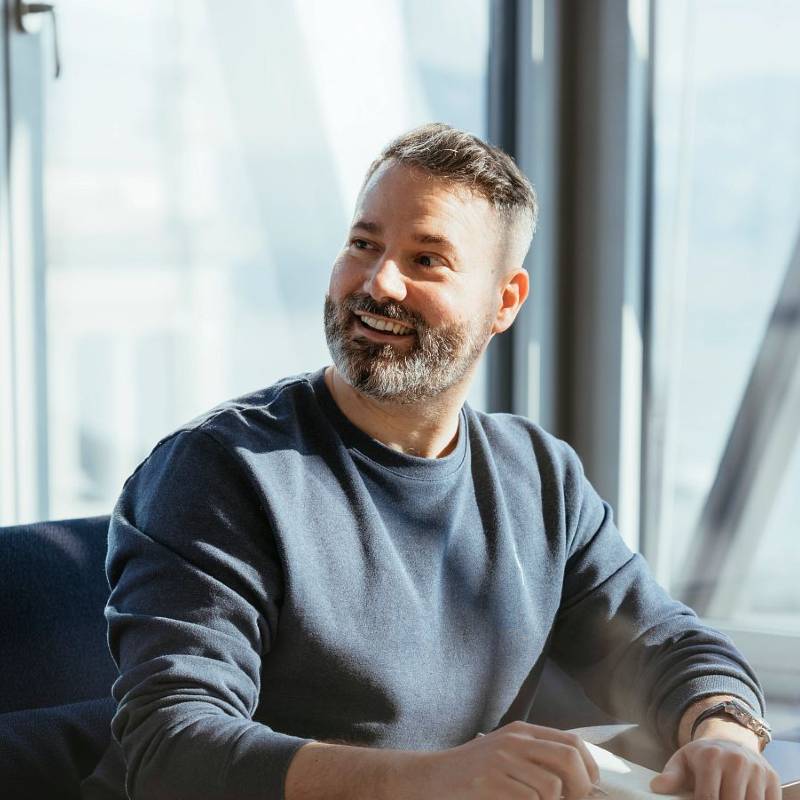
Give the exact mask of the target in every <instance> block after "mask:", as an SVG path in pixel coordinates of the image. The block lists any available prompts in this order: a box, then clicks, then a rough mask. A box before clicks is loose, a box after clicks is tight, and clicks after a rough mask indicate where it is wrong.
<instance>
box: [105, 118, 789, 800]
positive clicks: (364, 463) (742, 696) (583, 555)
mask: <svg viewBox="0 0 800 800" xmlns="http://www.w3.org/2000/svg"><path fill="white" fill-rule="evenodd" d="M535 218H536V201H535V197H534V194H533V190H532V188H531V186H530V184H529V183H528V181H527V180H526V179H525V178H524V176H523V175H522V174H521V173H520V171H519V170H518V169H517V167H516V166H515V165H514V163H513V161H512V160H511V159H510V158H508V156H506V155H505V154H503V153H502V152H501V151H499V150H497V149H494V148H491V147H489V146H487V145H486V144H484V143H483V142H481V141H480V140H478V139H476V138H475V137H473V136H470V135H468V134H465V133H462V132H460V131H457V130H453V129H451V128H448V127H447V126H444V125H429V126H425V127H423V128H420V129H418V130H415V131H412V132H410V133H409V134H406V135H405V136H403V137H401V138H400V139H398V140H397V141H395V142H393V143H392V144H391V145H389V147H388V148H387V149H386V150H385V151H384V152H383V153H382V154H381V156H380V157H379V158H378V159H377V161H376V162H375V163H374V164H373V165H372V167H371V168H370V170H369V172H368V175H367V178H366V180H365V183H364V185H363V187H362V190H361V193H360V195H359V198H358V201H357V206H356V211H355V215H354V218H353V223H352V226H351V229H350V232H349V235H348V239H347V242H346V243H345V245H344V248H343V250H342V252H341V253H340V254H339V257H338V258H337V260H336V262H335V264H334V267H333V272H332V276H331V282H330V287H329V294H328V296H327V298H326V301H325V331H326V336H327V339H328V344H329V348H330V351H331V355H332V357H333V366H332V367H328V368H327V369H324V370H320V371H319V372H317V373H312V374H307V375H301V376H297V377H294V378H289V379H286V380H284V381H281V382H279V383H278V384H276V385H274V386H271V387H269V388H267V389H265V390H263V391H260V392H257V393H255V394H252V395H249V396H246V397H243V398H239V399H237V400H235V401H232V402H230V403H227V404H224V405H222V406H220V407H218V408H217V409H215V410H213V411H212V412H209V413H208V414H206V415H204V416H203V417H201V418H199V419H198V420H195V421H194V422H192V423H190V424H189V425H187V426H185V427H183V428H181V429H180V430H179V431H177V432H176V433H174V434H172V435H170V436H168V437H166V438H165V439H164V440H162V441H161V442H160V443H159V444H158V445H157V446H156V448H155V450H154V451H153V453H152V454H151V455H150V457H149V458H148V459H147V460H146V461H145V462H144V463H143V464H142V465H140V467H139V468H138V469H137V471H136V472H135V473H134V474H133V475H132V476H131V478H130V479H129V480H128V482H127V483H126V485H125V488H124V490H123V493H122V496H121V498H120V500H119V503H118V504H117V507H116V509H115V511H114V514H113V517H112V524H111V530H110V545H109V546H110V550H109V555H108V563H107V567H108V576H109V581H110V584H111V587H112V593H111V597H110V600H109V605H108V609H107V616H108V621H109V642H110V646H111V649H112V652H113V654H114V657H115V659H116V661H117V663H118V664H119V667H120V671H121V674H120V678H119V680H118V681H117V682H116V684H115V686H114V695H115V697H116V698H117V700H118V703H119V708H118V712H117V714H116V716H115V718H114V723H113V732H114V736H115V738H116V739H117V740H118V741H119V743H120V744H121V749H122V751H123V753H124V758H125V762H126V782H127V789H128V792H129V794H130V796H131V797H133V798H137V797H146V798H149V800H157V799H158V798H162V797H163V798H170V800H177V798H183V797H186V798H194V799H195V800H199V799H200V798H236V799H237V800H246V798H256V797H258V798H280V797H286V798H287V800H311V799H312V798H326V799H327V800H333V799H335V798H349V799H350V800H358V798H369V799H370V800H382V799H383V798H386V800H391V799H392V798H398V799H399V798H403V800H406V799H411V798H437V800H449V799H450V798H466V799H467V800H483V799H484V798H486V799H487V800H488V799H489V798H492V800H495V799H496V798H538V799H539V800H550V799H551V798H560V797H562V796H563V797H566V798H569V799H570V800H572V799H573V798H580V797H585V796H587V795H589V793H590V792H592V786H593V784H594V783H595V782H596V781H597V778H598V773H597V767H596V765H595V763H594V762H593V760H592V758H591V756H590V755H589V753H588V751H587V749H586V747H585V745H584V744H583V743H582V742H581V741H580V739H578V738H577V737H575V736H571V735H569V734H565V733H562V732H560V731H555V730H552V729H548V728H543V727H539V726H534V725H530V724H528V723H525V722H521V721H512V718H513V716H514V715H515V713H516V712H515V709H519V708H526V707H527V706H528V705H529V702H528V701H529V699H530V694H531V692H532V690H533V687H534V685H535V678H536V676H537V675H538V671H539V670H540V668H541V663H542V660H543V659H544V657H545V655H549V656H550V657H552V658H553V659H555V660H556V661H557V662H559V663H561V664H562V665H563V666H564V667H565V668H566V669H567V670H568V671H569V672H570V673H571V674H572V675H574V676H575V677H577V678H578V679H579V680H580V681H581V682H582V683H583V685H584V686H585V687H586V690H587V692H588V693H589V695H590V696H591V697H592V698H593V699H594V700H595V701H596V702H597V703H598V704H600V705H601V706H603V707H605V708H606V709H608V710H609V711H610V712H611V713H613V714H614V715H616V716H617V717H619V718H625V719H630V720H632V721H638V722H640V723H642V724H643V725H646V726H648V727H649V728H650V729H652V731H653V732H654V733H656V734H657V735H659V736H660V737H661V738H662V739H663V740H664V742H665V743H667V744H670V745H671V746H673V747H675V748H676V753H675V755H674V757H673V758H672V759H671V761H670V762H669V764H668V767H667V769H666V770H665V772H664V773H663V775H662V776H661V777H660V778H659V779H658V781H657V783H655V784H654V789H656V790H657V791H662V792H677V791H679V790H681V789H687V790H689V789H692V788H693V790H694V794H695V796H696V797H698V798H700V797H702V798H717V797H719V798H723V799H724V800H756V799H757V798H762V797H763V798H768V800H777V798H778V796H779V795H778V789H777V781H776V778H775V776H774V774H773V773H772V772H771V771H770V770H769V768H768V766H767V765H766V762H765V761H764V760H763V759H762V757H761V756H760V755H759V749H760V744H761V742H760V739H759V736H758V735H756V733H754V732H753V730H751V729H750V728H751V727H753V728H758V719H757V716H758V714H759V713H761V711H762V706H763V698H762V695H761V691H760V689H759V686H758V683H757V681H756V679H755V677H754V676H753V674H752V671H751V670H750V668H749V667H748V666H747V664H746V663H745V661H744V659H743V658H742V656H741V655H740V654H739V653H738V652H737V651H736V650H735V649H734V648H733V646H732V644H731V643H730V641H729V640H727V639H726V638H725V637H723V636H722V635H720V634H718V633H717V632H715V631H713V630H711V629H709V628H708V627H706V626H704V625H703V624H701V623H700V621H699V620H698V619H697V618H696V617H695V616H694V615H693V614H692V613H691V611H690V610H689V609H687V608H685V607H684V606H682V605H681V604H679V603H677V602H675V601H673V600H671V599H670V598H669V597H668V596H667V595H666V594H665V593H664V592H663V591H662V590H661V589H660V588H659V587H658V586H657V585H656V584H655V583H654V582H653V580H652V578H651V577H650V575H649V573H648V571H647V568H646V566H645V564H644V562H643V560H642V559H641V558H640V557H639V556H638V555H634V554H632V553H630V551H628V550H627V548H626V547H625V545H624V544H623V542H622V540H621V538H620V537H619V535H618V533H617V531H616V529H615V528H614V525H613V522H612V518H611V512H610V510H609V508H608V506H607V505H605V504H604V503H603V502H602V501H601V500H600V499H599V498H598V497H597V495H596V494H595V492H594V491H593V489H592V488H591V486H590V485H589V484H588V482H587V481H586V479H585V478H584V476H583V473H582V470H581V466H580V463H579V461H578V459H577V457H576V456H575V454H574V453H573V452H572V451H571V450H570V448H569V447H567V446H566V445H565V444H563V443H562V442H560V441H558V440H556V439H554V438H553V437H551V436H549V435H548V434H546V433H545V432H543V431H542V430H541V429H540V428H538V427H537V426H536V425H534V424H532V423H530V422H528V421H527V420H525V419H522V418H519V417H515V416H511V415H485V414H480V413H477V412H475V411H473V410H472V409H470V408H469V406H467V405H466V404H465V398H466V395H467V391H468V388H469V385H470V381H471V380H472V378H473V375H474V372H475V369H476V365H477V363H478V359H479V357H480V356H481V354H482V353H483V351H484V350H485V349H486V345H487V344H488V342H489V340H490V339H491V337H492V336H493V335H494V334H496V333H501V332H502V331H505V330H506V329H507V328H508V327H509V326H510V325H511V324H512V322H513V321H514V318H515V317H516V315H517V313H518V312H519V309H520V307H521V306H522V304H523V303H524V302H525V299H526V297H527V294H528V275H527V273H526V272H525V270H524V269H523V268H522V263H523V259H524V257H525V254H526V252H527V250H528V247H529V244H530V241H531V237H532V234H533V228H534V225H535ZM729 699H734V700H736V701H738V702H739V703H740V705H742V707H743V708H744V712H743V713H744V714H745V721H744V723H742V722H738V721H735V720H734V719H733V717H732V716H731V715H730V711H731V707H730V706H724V707H723V708H721V709H718V708H715V707H716V706H717V705H718V704H719V703H720V702H721V701H727V700H729ZM706 711H710V712H711V713H710V714H704V713H703V712H706ZM701 715H702V716H701ZM748 715H749V716H748ZM696 721H699V724H698V725H695V722H696ZM745 723H746V724H745ZM748 725H749V726H750V727H748ZM481 733H483V734H485V735H483V736H479V735H478V734H481Z"/></svg>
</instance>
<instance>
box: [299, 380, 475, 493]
mask: <svg viewBox="0 0 800 800" xmlns="http://www.w3.org/2000/svg"><path fill="white" fill-rule="evenodd" d="M326 369H327V368H326V367H323V368H322V369H320V370H318V371H317V372H314V373H312V374H311V375H310V381H311V385H312V388H313V389H314V394H315V395H316V397H317V401H318V402H319V404H320V406H321V407H322V409H323V411H324V412H325V415H326V416H327V417H328V419H329V421H330V422H331V424H332V425H333V427H334V428H335V429H336V431H337V433H338V434H339V436H340V437H341V439H342V441H343V442H344V444H345V446H346V447H348V448H351V449H353V450H356V451H358V452H359V453H360V454H361V455H362V456H364V457H365V458H367V459H369V460H370V461H373V462H375V463H376V464H378V465H379V466H382V467H384V468H385V469H388V470H390V471H392V472H395V473H397V474H399V475H402V476H403V477H408V478H417V479H425V480H431V479H439V478H445V477H447V476H448V475H451V474H452V473H454V472H456V471H457V470H458V469H459V468H460V467H461V466H462V464H463V463H464V459H465V457H466V454H467V418H466V414H465V413H464V408H463V407H462V408H461V409H460V410H459V412H458V434H457V435H458V439H457V441H456V446H455V447H454V448H453V450H452V452H450V453H448V454H447V455H446V456H442V457H441V458H424V457H422V456H413V455H409V454H408V453H403V452H401V451H400V450H395V449H394V448H392V447H387V446H386V445H385V444H383V443H382V442H379V441H378V440H377V439H374V438H372V437H371V436H370V435H369V434H367V433H365V432H364V431H362V430H361V429H360V428H359V427H357V426H356V425H354V424H353V423H352V422H350V420H349V419H348V418H347V417H346V416H345V415H344V413H343V412H342V410H341V409H340V408H339V406H338V405H337V404H336V401H335V400H334V399H333V395H331V393H330V390H329V389H328V386H327V384H326V383H325V370H326Z"/></svg>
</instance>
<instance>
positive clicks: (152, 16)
mask: <svg viewBox="0 0 800 800" xmlns="http://www.w3.org/2000/svg"><path fill="white" fill-rule="evenodd" d="M232 8H233V6H232V5H231V4H227V3H218V2H210V0H206V1H205V2H200V1H199V0H136V2H115V3H107V2H105V0H62V2H60V3H59V6H58V13H59V24H60V26H61V29H60V33H61V44H62V57H63V63H64V73H63V77H62V79H61V80H59V81H57V82H52V81H51V80H50V76H49V73H48V74H47V75H46V76H45V80H46V82H47V104H46V157H45V180H46V222H47V251H48V260H47V265H48V269H47V308H48V311H47V323H48V339H47V344H48V380H49V397H50V408H49V421H50V439H49V451H50V480H51V498H50V513H51V516H53V517H61V516H79V515H87V514H92V513H108V511H109V510H110V508H111V506H112V504H113V502H114V499H115V497H116V495H117V494H118V492H119V490H120V488H121V484H122V481H123V479H124V478H125V477H126V476H127V475H128V474H129V473H130V472H131V471H132V469H133V468H134V466H135V465H136V463H137V462H138V461H139V460H140V459H142V458H143V457H144V456H145V455H146V454H147V452H148V451H149V450H150V448H151V447H152V446H153V444H154V443H155V442H156V441H157V440H158V439H159V438H160V437H161V436H163V435H165V434H166V433H168V432H169V431H170V430H171V429H172V428H174V427H175V426H176V425H178V424H180V423H181V422H183V421H185V420H187V419H190V418H191V417H193V416H194V415H196V414H198V413H200V412H202V411H203V410H205V409H206V408H209V407H211V406H212V405H214V404H216V403H218V402H220V401H221V400H224V399H226V398H228V397H231V396H235V395H237V394H240V393H243V392H246V391H249V390H252V389H255V388H257V387H259V386H263V385H266V384H268V383H270V382H272V381H273V380H276V379H278V378H280V377H283V376H285V375H289V374H292V373H296V372H300V371H304V370H309V369H315V368H317V367H319V366H321V365H322V364H324V363H327V361H328V354H327V349H326V347H325V341H324V336H323V332H322V324H321V317H322V299H323V295H324V291H325V289H326V287H327V279H328V271H329V268H330V265H331V263H332V261H333V258H334V257H335V255H336V252H337V249H338V248H339V247H340V244H341V241H342V239H343V237H344V234H345V232H346V225H347V223H348V221H349V215H350V213H351V210H352V203H353V201H354V199H355V195H356V193H357V190H358V187H359V183H360V180H361V178H362V175H363V173H364V170H365V169H366V167H367V166H368V164H369V162H370V160H371V159H372V158H373V157H374V155H376V154H377V152H378V150H379V149H380V147H381V146H382V145H383V144H384V143H386V142H387V141H388V140H389V139H390V138H392V137H393V136H395V135H397V134H398V133H400V132H402V131H404V130H406V129H408V128H410V127H413V126H415V125H418V124H421V123H423V122H426V121H430V120H441V121H444V122H449V123H451V124H453V125H457V126H459V127H462V128H466V129H468V130H471V131H473V132H475V133H477V134H478V135H485V130H484V120H485V117H486V114H485V90H484V87H485V85H486V83H487V76H486V64H487V55H488V54H487V48H488V0H449V1H448V2H444V1H443V0H437V1H436V2H430V1H429V0H407V1H406V2H399V0H397V1H395V2H391V1H388V2H382V3H369V2H336V3H331V2H328V0H317V2H311V1H309V0H306V1H302V0H295V1H294V2H289V0H287V1H286V2H280V3H264V2H261V1H260V0H237V3H236V4H235V11H236V13H235V14H234V13H232ZM481 396H482V395H481V386H480V382H479V387H478V389H477V390H476V394H475V395H474V396H473V398H472V399H473V402H474V403H475V404H476V405H478V406H480V405H481Z"/></svg>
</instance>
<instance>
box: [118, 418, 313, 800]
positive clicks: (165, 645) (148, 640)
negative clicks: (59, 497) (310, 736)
mask: <svg viewBox="0 0 800 800" xmlns="http://www.w3.org/2000/svg"><path fill="white" fill-rule="evenodd" d="M106 570H107V574H108V580H109V583H110V586H111V595H110V597H109V601H108V605H107V608H106V617H107V620H108V626H109V645H110V648H111V652H112V655H113V657H114V659H115V661H116V662H117V665H118V667H119V670H120V677H119V678H118V680H117V681H116V683H115V684H114V688H113V694H114V697H115V699H116V700H117V703H118V709H117V712H116V715H115V717H114V719H113V722H112V732H113V735H114V737H115V738H116V739H117V741H118V742H119V743H120V745H121V747H122V750H123V753H124V755H125V761H126V764H127V775H126V788H127V791H128V795H129V796H130V797H131V798H132V799H133V800H135V799H136V798H141V797H146V798H148V800H159V798H170V800H179V799H180V798H192V800H212V799H213V800H222V798H230V799H231V800H233V798H235V800H250V798H253V799H254V798H259V799H260V800H265V798H282V797H283V782H284V777H285V773H286V770H287V768H288V765H289V762H290V761H291V759H292V757H293V755H294V753H295V752H296V751H297V750H298V749H299V748H300V747H301V746H302V745H303V744H305V743H306V742H307V741H308V740H305V739H300V738H296V737H293V736H288V735H284V734H282V733H280V732H277V731H273V730H272V729H270V728H269V727H267V726H265V725H263V724H260V723H257V722H254V721H253V719H252V717H253V714H254V712H255V709H256V707H257V705H258V701H259V696H260V692H261V689H262V687H261V684H260V672H261V670H260V667H261V657H262V655H264V654H266V653H267V652H268V651H269V649H270V645H271V642H272V639H273V637H274V635H275V629H276V625H277V620H278V609H279V604H280V599H281V591H282V578H281V574H282V573H281V569H280V563H279V559H278V554H277V552H276V548H275V544H274V540H273V537H272V535H271V532H270V529H269V524H268V521H267V516H266V515H265V513H264V511H263V509H262V507H261V505H260V502H259V500H258V495H257V493H256V491H255V489H254V488H253V487H252V486H251V485H250V483H249V482H248V478H247V476H246V474H245V472H244V470H242V469H241V468H240V467H239V465H238V464H237V463H236V461H235V459H234V458H233V456H232V455H230V454H229V453H228V452H227V451H226V450H225V449H224V448H223V446H222V445H221V444H220V443H218V442H217V441H216V439H214V438H212V436H211V435H209V434H207V433H205V432H204V431H202V430H193V431H183V432H180V433H178V434H175V435H174V436H172V437H170V438H168V439H166V440H164V441H163V442H161V443H160V444H159V445H158V446H157V447H156V449H155V450H154V452H153V453H152V454H151V455H150V457H149V458H148V459H147V460H146V461H145V462H144V463H143V464H142V465H141V466H140V467H139V469H138V470H137V471H136V472H135V473H134V474H133V475H132V476H131V478H130V479H129V480H128V482H127V483H126V485H125V488H124V489H123V492H122V495H121V497H120V499H119V501H118V503H117V506H116V508H115V509H114V513H113V515H112V519H111V527H110V531H109V552H108V557H107V562H106Z"/></svg>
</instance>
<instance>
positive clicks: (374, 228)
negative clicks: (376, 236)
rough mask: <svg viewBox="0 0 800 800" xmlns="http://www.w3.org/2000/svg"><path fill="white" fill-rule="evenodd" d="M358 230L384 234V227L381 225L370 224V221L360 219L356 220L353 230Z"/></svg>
mask: <svg viewBox="0 0 800 800" xmlns="http://www.w3.org/2000/svg"><path fill="white" fill-rule="evenodd" d="M356 228H358V229H359V230H362V231H366V232H367V233H382V232H383V227H382V226H381V225H379V224H378V223H377V222H370V221H369V220H368V219H359V220H356V221H355V222H354V223H353V225H352V228H351V230H355V229H356Z"/></svg>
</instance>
